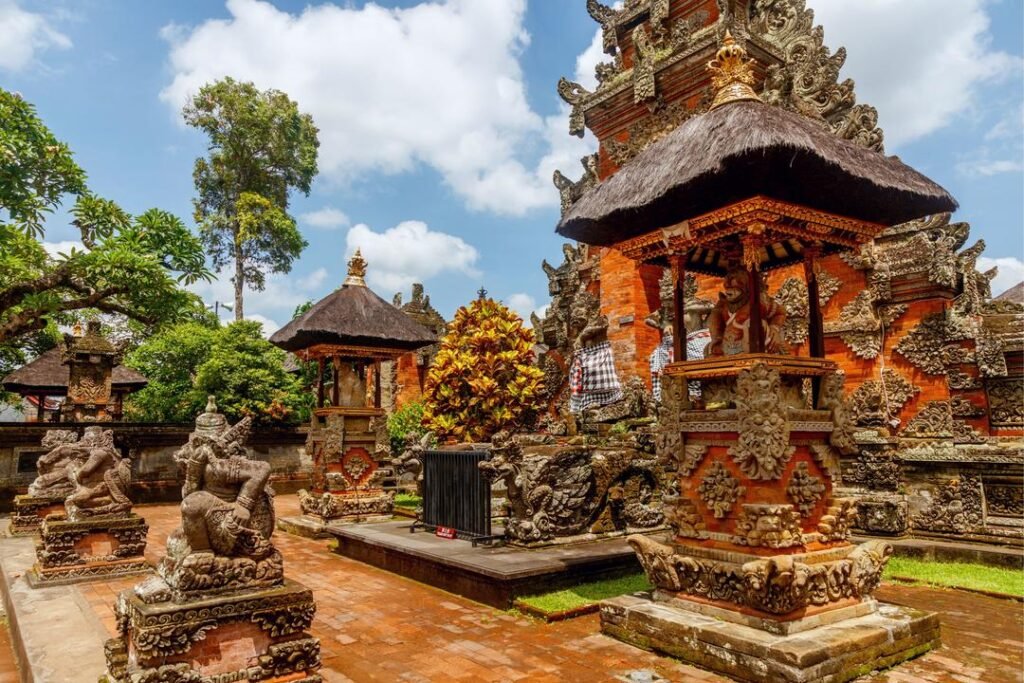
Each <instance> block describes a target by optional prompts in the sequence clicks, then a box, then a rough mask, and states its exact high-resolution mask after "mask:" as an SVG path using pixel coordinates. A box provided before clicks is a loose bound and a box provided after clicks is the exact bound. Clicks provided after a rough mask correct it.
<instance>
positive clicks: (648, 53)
mask: <svg viewBox="0 0 1024 683" xmlns="http://www.w3.org/2000/svg"><path fill="white" fill-rule="evenodd" d="M633 47H634V48H635V52H634V63H633V101H634V102H636V103H637V104H640V103H642V102H647V101H649V100H653V99H654V97H655V95H657V90H656V85H655V82H654V59H655V54H654V45H653V44H652V43H651V37H650V36H649V35H648V33H647V30H646V29H645V28H644V27H643V26H637V27H636V28H635V29H633Z"/></svg>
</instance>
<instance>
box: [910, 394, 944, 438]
mask: <svg viewBox="0 0 1024 683" xmlns="http://www.w3.org/2000/svg"><path fill="white" fill-rule="evenodd" d="M902 435H903V436H909V437H915V438H949V437H951V436H953V412H952V410H950V407H949V402H948V401H928V403H926V404H925V406H924V407H923V408H921V410H919V411H918V413H917V415H915V416H914V417H913V418H912V419H911V420H910V422H908V423H907V426H906V427H905V428H904V429H903V433H902Z"/></svg>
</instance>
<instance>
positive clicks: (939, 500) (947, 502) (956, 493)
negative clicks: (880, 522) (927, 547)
mask: <svg viewBox="0 0 1024 683" xmlns="http://www.w3.org/2000/svg"><path fill="white" fill-rule="evenodd" d="M981 501H982V491H981V481H980V480H979V479H978V478H977V477H974V476H971V475H962V476H961V477H960V478H959V479H953V480H951V481H949V482H948V483H946V484H945V485H944V486H941V487H939V488H938V489H936V490H935V492H934V495H933V496H932V499H931V504H930V505H929V506H928V507H926V508H925V509H924V510H922V511H921V512H919V513H918V514H917V515H915V516H914V517H913V519H912V522H911V523H912V525H913V527H914V528H915V529H923V530H925V531H939V532H952V533H968V532H972V531H977V530H978V529H980V528H981V526H982V523H983V521H984V513H983V511H982V504H981Z"/></svg>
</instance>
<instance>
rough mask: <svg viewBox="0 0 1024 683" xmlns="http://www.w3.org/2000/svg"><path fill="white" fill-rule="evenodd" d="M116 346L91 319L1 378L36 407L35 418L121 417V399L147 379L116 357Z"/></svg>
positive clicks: (94, 418)
mask: <svg viewBox="0 0 1024 683" xmlns="http://www.w3.org/2000/svg"><path fill="white" fill-rule="evenodd" d="M116 355H117V354H116V350H115V349H114V346H113V344H111V343H110V341H109V340H107V339H106V338H104V337H103V335H102V334H101V333H100V326H99V323H98V322H90V323H88V325H87V327H86V331H85V333H84V334H83V333H82V332H81V329H80V328H76V330H75V333H74V334H72V335H69V336H68V337H67V339H66V340H65V343H64V345H63V346H58V347H56V348H52V349H50V350H49V351H46V352H44V353H42V354H40V355H39V357H38V358H36V359H35V360H33V361H32V362H30V363H28V364H26V365H24V366H22V367H21V368H18V369H17V370H15V371H14V372H12V373H10V374H9V375H7V376H6V377H4V379H3V387H4V389H5V390H7V391H10V392H13V393H16V394H19V395H20V396H21V397H22V398H23V399H26V400H27V401H28V402H29V403H30V404H31V405H33V406H34V407H35V415H34V416H33V417H31V418H30V419H32V420H33V421H35V422H47V421H53V422H57V421H62V422H71V421H108V420H120V419H121V417H122V414H123V408H124V399H125V397H126V396H128V395H129V394H132V393H134V392H136V391H138V390H140V389H142V388H143V387H145V386H146V385H147V384H148V383H149V380H147V379H146V378H145V377H143V376H142V374H140V373H139V372H137V371H135V370H133V369H131V368H128V367H125V366H123V365H119V364H118V363H116V361H115V358H116Z"/></svg>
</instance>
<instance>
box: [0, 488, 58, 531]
mask: <svg viewBox="0 0 1024 683" xmlns="http://www.w3.org/2000/svg"><path fill="white" fill-rule="evenodd" d="M65 497H66V495H63V496H28V495H22V496H15V497H14V512H13V513H12V514H11V528H10V533H11V535H12V536H29V535H32V534H37V533H39V528H40V527H41V526H42V525H43V520H44V519H46V517H47V515H51V514H54V513H57V514H63V512H64V498H65Z"/></svg>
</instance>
